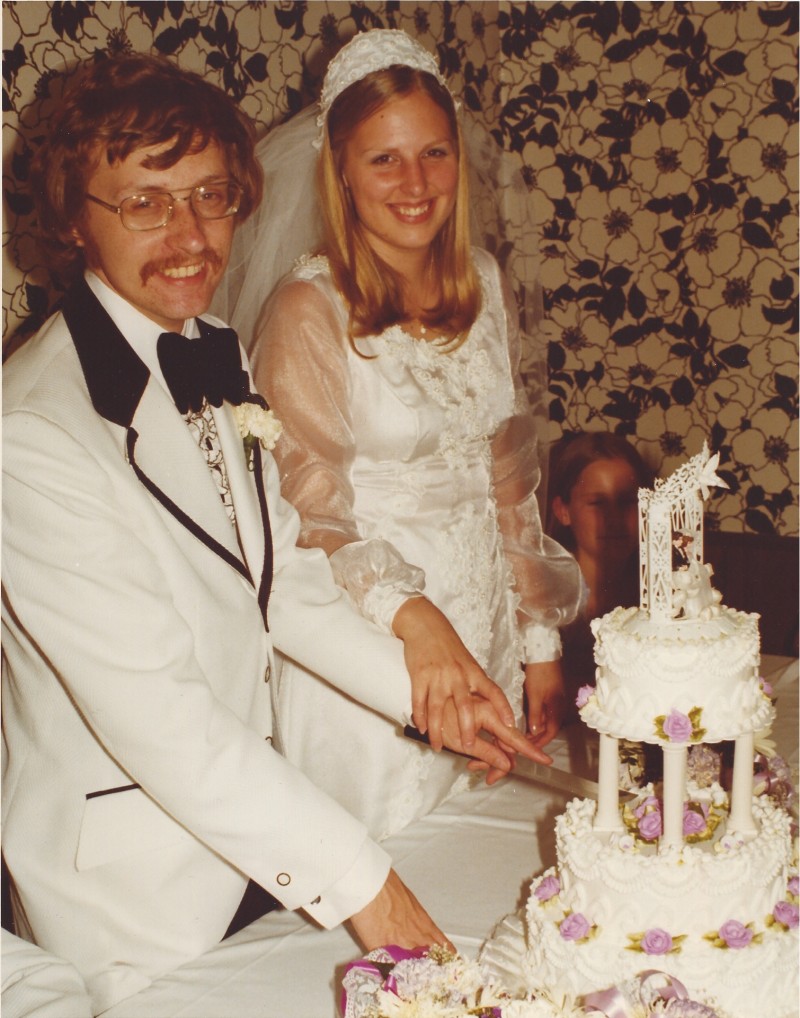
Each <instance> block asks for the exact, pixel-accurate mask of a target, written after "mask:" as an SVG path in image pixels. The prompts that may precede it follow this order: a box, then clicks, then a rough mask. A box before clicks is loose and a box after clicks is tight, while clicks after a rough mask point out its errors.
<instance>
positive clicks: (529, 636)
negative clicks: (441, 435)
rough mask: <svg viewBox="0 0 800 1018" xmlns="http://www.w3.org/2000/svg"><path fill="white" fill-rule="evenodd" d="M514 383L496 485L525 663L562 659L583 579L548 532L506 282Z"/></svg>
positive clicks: (498, 440)
mask: <svg viewBox="0 0 800 1018" xmlns="http://www.w3.org/2000/svg"><path fill="white" fill-rule="evenodd" d="M502 289H503V298H504V302H505V308H506V322H507V328H508V345H509V360H510V364H511V371H512V375H513V378H514V412H513V414H512V416H511V417H510V418H509V420H508V421H506V422H505V424H504V425H503V427H502V428H501V429H500V430H499V431H498V433H497V434H496V435H495V437H494V439H493V440H492V458H493V482H494V491H495V499H496V502H497V510H498V521H499V525H500V532H501V534H502V537H503V549H504V552H505V555H506V558H507V560H508V562H509V564H510V566H511V569H512V571H513V574H514V582H515V587H516V590H517V593H518V594H519V597H520V603H519V608H518V618H519V624H520V630H521V632H522V635H523V640H524V653H525V662H526V663H528V664H533V663H537V662H543V661H553V660H555V659H557V658H559V657H560V656H561V639H560V636H559V632H558V628H559V627H560V626H564V625H566V624H567V623H569V622H571V621H572V620H573V619H574V618H575V615H576V614H577V611H578V607H579V604H580V600H581V597H582V593H581V584H582V580H581V574H580V569H579V567H578V563H577V562H576V561H575V559H574V558H573V556H572V555H570V554H569V552H567V551H566V550H565V549H564V548H562V547H561V545H560V544H558V543H557V542H556V541H554V540H553V539H552V538H550V537H548V536H547V535H546V534H545V533H544V531H543V528H542V522H541V516H540V513H539V505H538V502H537V499H536V489H537V488H538V486H539V480H540V470H539V456H538V447H537V438H536V433H535V426H534V421H533V416H532V414H531V410H530V404H529V402H528V397H527V394H526V392H525V388H524V386H523V382H522V377H521V375H520V370H519V365H520V354H521V347H520V333H519V326H518V316H517V312H516V306H515V303H514V297H513V294H512V293H511V290H510V288H509V287H508V285H507V284H506V282H505V280H503V282H502Z"/></svg>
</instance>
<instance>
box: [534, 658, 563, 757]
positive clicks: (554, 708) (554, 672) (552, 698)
mask: <svg viewBox="0 0 800 1018" xmlns="http://www.w3.org/2000/svg"><path fill="white" fill-rule="evenodd" d="M525 692H526V694H527V697H528V732H529V735H528V738H529V739H530V740H531V742H533V743H534V744H535V745H536V746H539V747H542V746H546V745H547V743H548V742H550V740H551V739H552V738H553V737H554V736H555V735H556V733H557V732H558V730H559V728H560V727H561V725H562V723H563V721H564V714H565V712H566V703H567V694H566V690H565V688H564V676H563V674H562V671H561V662H560V661H543V662H541V663H540V664H529V665H526V666H525Z"/></svg>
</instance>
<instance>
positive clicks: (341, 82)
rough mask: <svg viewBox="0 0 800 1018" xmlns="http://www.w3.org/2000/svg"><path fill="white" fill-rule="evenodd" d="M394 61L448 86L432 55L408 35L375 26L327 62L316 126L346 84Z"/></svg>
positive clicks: (322, 121)
mask: <svg viewBox="0 0 800 1018" xmlns="http://www.w3.org/2000/svg"><path fill="white" fill-rule="evenodd" d="M396 64H401V65H402V66H404V67H413V68H415V69H416V70H418V71H427V72H428V74H432V75H433V76H434V78H436V80H437V81H438V82H439V84H440V85H444V87H445V88H447V82H446V81H445V79H444V78H443V77H442V75H441V74H440V73H439V68H438V66H437V64H436V60H435V59H434V57H433V55H432V54H431V53H429V52H428V50H426V49H425V48H424V47H423V46H420V44H419V43H418V42H417V41H416V39H412V38H411V36H410V35H406V33H405V32H402V31H400V30H399V29H394V28H375V29H372V31H369V32H361V33H360V34H359V35H356V36H354V37H353V38H352V39H351V40H350V42H348V43H347V45H346V46H344V47H343V48H342V49H341V50H339V52H338V53H337V54H336V56H335V57H334V58H333V60H331V62H330V64H329V65H328V71H327V73H326V75H325V81H324V83H323V86H322V94H321V95H320V99H319V110H320V112H319V118H318V124H319V126H320V127H322V126H323V125H324V123H325V118H326V117H327V116H328V111H329V110H330V108H331V106H332V105H333V102H334V100H335V99H336V98H337V97H338V96H340V95H341V94H342V92H344V90H345V89H346V88H347V87H348V86H350V85H352V84H353V83H354V82H356V81H360V80H361V79H362V78H365V77H366V76H367V75H368V74H371V73H372V72H373V71H383V70H385V69H386V68H387V67H394V66H395V65H396Z"/></svg>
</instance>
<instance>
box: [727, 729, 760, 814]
mask: <svg viewBox="0 0 800 1018" xmlns="http://www.w3.org/2000/svg"><path fill="white" fill-rule="evenodd" d="M754 754H755V739H754V737H753V733H752V732H744V733H743V734H742V735H740V736H739V737H738V738H737V739H736V744H735V746H734V750H733V780H732V782H731V811H730V814H729V816H728V830H729V831H736V832H737V833H738V834H755V832H756V825H755V821H754V820H753V758H754Z"/></svg>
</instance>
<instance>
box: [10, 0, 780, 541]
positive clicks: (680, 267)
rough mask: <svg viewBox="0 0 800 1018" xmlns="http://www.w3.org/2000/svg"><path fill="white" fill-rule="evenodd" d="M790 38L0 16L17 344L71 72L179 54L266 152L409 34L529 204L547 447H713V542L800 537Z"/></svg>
mask: <svg viewBox="0 0 800 1018" xmlns="http://www.w3.org/2000/svg"><path fill="white" fill-rule="evenodd" d="M797 18H798V5H797V4H796V3H794V2H763V3H762V2H750V3H736V2H733V3H711V2H699V3H688V2H675V3H658V2H653V3H632V2H628V0H625V2H614V0H605V2H597V3H585V2H577V3H549V2H548V3H509V2H469V3H467V2H448V0H442V2H435V3H415V2H413V0H412V2H396V0H384V2H380V3H374V2H356V3H349V2H343V0H342V2H340V0H336V2H324V0H309V2H284V0H278V2H271V0H261V2H258V0H254V2H247V3H245V2H183V0H149V2H128V3H120V2H112V3H109V2H103V3H88V2H81V0H69V2H67V0H65V2H58V0H52V2H47V3H44V2H38V0H32V2H26V0H18V2H16V3H4V4H3V113H4V124H3V157H4V162H3V193H4V199H5V207H4V212H5V215H4V232H3V251H4V272H3V335H4V342H5V343H6V344H8V345H10V346H13V345H15V344H17V343H19V342H21V341H24V338H25V336H26V335H28V334H30V331H31V330H32V329H33V328H35V327H36V326H37V325H38V324H40V323H41V322H42V321H43V319H44V318H45V317H46V315H47V314H48V312H49V310H50V308H51V307H52V305H53V302H54V301H55V300H56V299H57V298H58V292H57V290H56V289H55V288H54V286H53V285H52V283H51V281H50V280H49V278H48V276H47V273H46V271H45V269H44V267H43V266H42V264H41V260H40V258H39V255H38V254H37V251H36V247H35V244H34V240H33V225H34V224H33V216H32V205H31V199H30V194H29V193H28V190H27V176H28V164H29V160H30V156H31V152H32V151H33V148H34V147H35V144H36V139H37V136H38V135H40V134H41V132H42V130H43V128H44V125H45V123H46V118H47V111H48V107H49V105H50V103H51V102H52V99H53V97H54V96H55V95H57V94H58V92H59V90H60V87H61V80H62V77H63V75H64V73H65V72H67V73H68V72H69V71H70V70H71V69H72V68H73V67H74V65H75V62H76V61H78V60H82V59H86V58H90V57H93V56H94V55H95V54H97V53H98V52H99V53H102V54H104V55H107V56H113V54H114V53H116V52H120V51H124V50H129V49H133V50H143V51H149V50H153V51H158V52H161V53H164V54H168V55H170V56H172V57H174V58H175V59H177V60H179V61H180V62H181V63H182V64H184V65H185V66H187V67H190V68H192V69H194V70H198V71H200V72H202V73H203V74H205V75H206V76H207V77H209V78H211V79H212V80H215V81H216V82H218V84H219V85H220V86H221V87H223V88H225V89H227V91H229V92H230V93H231V94H232V95H233V96H235V97H236V98H237V99H238V100H239V101H240V102H241V104H242V106H243V108H244V109H245V110H246V111H247V112H248V113H249V114H250V115H251V116H252V117H253V118H254V119H255V120H256V121H257V123H258V124H259V126H260V128H261V129H262V130H264V131H266V130H267V129H268V128H269V127H270V126H272V125H273V124H276V123H279V122H280V121H281V120H283V119H285V118H286V117H287V116H289V115H291V114H292V113H294V112H296V111H297V110H299V109H301V108H302V107H303V106H304V105H306V104H307V103H308V102H309V101H311V100H312V99H313V98H315V97H316V94H317V91H318V88H319V85H320V83H321V78H322V75H323V74H324V69H325V66H326V63H327V61H328V59H329V58H330V56H331V55H332V54H333V53H334V52H335V51H336V49H337V48H338V46H339V45H340V43H341V40H343V39H346V38H348V37H349V36H350V35H351V34H353V32H355V31H358V30H361V29H365V28H370V27H398V28H403V29H405V30H406V31H408V32H409V33H411V34H413V35H415V36H416V37H418V38H419V39H420V41H421V42H422V43H423V45H425V46H427V47H428V48H429V49H430V50H431V51H432V52H435V53H436V54H437V56H438V58H439V61H440V65H441V67H442V69H443V71H444V73H445V74H446V75H447V76H448V79H449V80H450V82H451V87H452V88H453V90H454V91H455V92H456V93H457V94H459V95H460V96H461V97H462V99H463V102H464V105H465V106H466V107H467V108H468V109H469V110H471V111H473V112H474V113H475V114H476V115H478V116H479V117H481V118H482V119H483V121H484V123H485V125H486V126H487V127H488V128H489V129H490V130H491V131H492V133H493V134H494V135H495V137H496V138H497V140H498V142H499V143H500V144H501V145H502V146H503V148H504V149H505V150H506V151H507V152H508V153H509V154H510V156H511V158H513V159H514V160H516V161H518V164H519V168H520V169H521V171H522V173H523V175H524V179H525V181H526V183H527V187H528V189H529V193H530V198H531V201H532V203H533V206H534V208H535V215H536V221H537V223H538V247H539V258H540V263H541V268H540V277H541V282H542V286H543V291H544V306H545V313H544V322H543V331H544V335H545V339H546V341H547V348H548V351H549V352H548V374H549V380H548V392H547V404H548V410H549V418H550V424H549V428H550V437H551V438H553V439H556V438H558V437H559V435H560V434H561V433H562V432H564V431H576V430H581V429H593V430H597V429H607V430H614V431H618V432H621V433H623V434H625V435H628V436H630V437H631V440H632V441H634V442H635V444H636V445H637V447H638V448H639V449H640V450H641V451H642V453H643V454H644V455H645V457H646V458H647V459H648V461H649V462H650V463H651V465H652V466H654V467H656V468H658V469H659V470H660V472H661V473H662V474H664V473H668V472H669V471H671V470H673V469H674V468H675V467H676V466H677V465H678V464H679V463H680V462H682V461H683V460H684V459H685V458H686V457H687V455H693V454H694V453H696V452H697V451H698V450H699V448H700V446H701V444H702V442H703V440H704V439H705V438H708V440H709V441H710V443H711V445H712V447H713V448H714V449H715V450H718V451H719V452H720V456H721V470H720V473H721V474H722V476H723V477H724V478H725V479H726V480H727V482H728V484H729V490H728V491H727V492H725V493H723V494H718V495H716V496H715V497H713V498H712V502H711V510H712V511H711V514H710V516H711V520H710V525H711V526H719V527H720V528H722V529H725V530H738V531H741V530H745V531H755V532H759V533H775V534H787V535H788V534H797V532H798V524H797V472H798V471H797V464H798V431H797V404H798V399H797V331H798V321H797V318H798V305H797V290H798V278H797V267H798V218H797V217H798V94H797V89H798V67H797V32H798V25H797ZM528 366H529V367H530V368H531V384H533V381H532V379H533V366H532V364H529V365H528Z"/></svg>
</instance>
